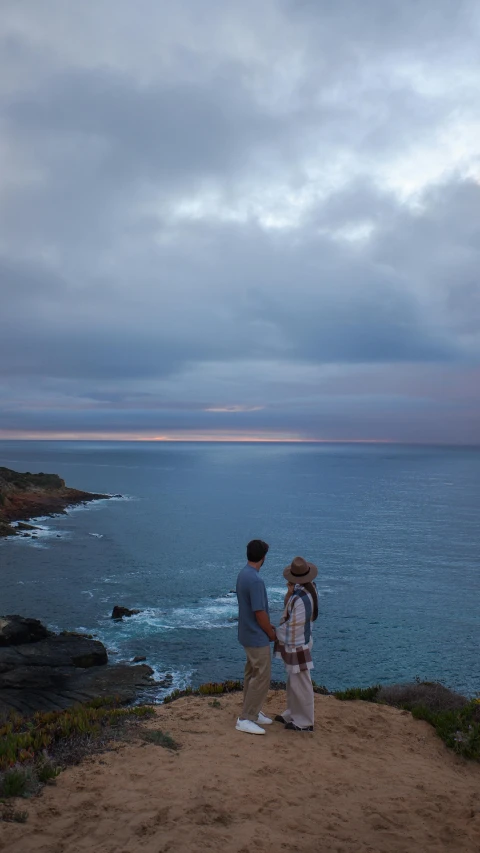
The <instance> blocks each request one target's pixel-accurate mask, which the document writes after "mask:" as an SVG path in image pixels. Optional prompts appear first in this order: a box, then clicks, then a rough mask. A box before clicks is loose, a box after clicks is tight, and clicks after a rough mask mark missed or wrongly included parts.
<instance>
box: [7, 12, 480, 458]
mask: <svg viewBox="0 0 480 853" xmlns="http://www.w3.org/2000/svg"><path fill="white" fill-rule="evenodd" d="M479 40H480V6H479V4H478V2H477V0H465V2H462V0H455V2H454V0H421V2H417V1H416V2H414V0H405V2H402V3H398V2H396V0H365V2H363V3H358V2H357V0H338V2H336V3H331V2H329V0H262V2H261V3H258V0H256V2H253V0H227V2H225V0H222V2H221V0H202V2H199V0H180V2H178V3H176V4H172V3H170V2H167V0H138V2H136V3H131V2H130V0H95V2H94V0H85V2H82V3H75V2H73V0H43V2H42V3H38V2H37V0H22V2H21V3H19V2H17V0H3V2H2V14H1V16H0V437H2V436H3V437H15V436H20V437H22V436H42V437H43V436H44V437H48V436H56V435H62V436H63V435H64V436H87V437H88V436H90V435H91V436H105V437H107V436H111V437H114V436H119V437H123V436H132V437H134V436H135V437H161V436H172V437H182V436H231V437H240V436H245V437H248V436H258V437H278V438H283V437H291V438H313V439H330V438H332V439H384V440H393V441H397V440H400V441H421V442H426V441H432V442H437V441H439V442H443V441H445V442H454V443H479V442H480V95H479V92H480V60H479V55H478V44H479Z"/></svg>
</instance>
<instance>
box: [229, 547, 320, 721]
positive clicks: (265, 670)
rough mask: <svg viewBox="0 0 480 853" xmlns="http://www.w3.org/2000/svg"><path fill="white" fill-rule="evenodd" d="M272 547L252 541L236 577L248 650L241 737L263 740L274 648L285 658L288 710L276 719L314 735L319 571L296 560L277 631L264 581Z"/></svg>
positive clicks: (241, 636)
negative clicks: (313, 674) (314, 625)
mask: <svg viewBox="0 0 480 853" xmlns="http://www.w3.org/2000/svg"><path fill="white" fill-rule="evenodd" d="M267 553H268V545H267V543H266V542H263V541H262V540H261V539H253V540H252V542H249V543H248V545H247V565H246V566H245V568H244V569H242V571H241V572H240V574H239V575H238V578H237V589H236V592H237V598H238V639H239V642H240V643H241V645H242V646H243V647H244V649H245V654H246V656H247V663H246V665H245V681H244V687H243V709H242V713H241V716H240V717H239V718H238V720H237V725H236V728H237V729H238V731H240V732H246V733H247V734H252V735H264V734H265V729H263V728H262V726H266V725H270V723H271V722H272V720H271V719H270V718H269V717H267V716H266V715H265V714H264V713H263V711H262V706H263V703H264V701H265V699H266V698H267V693H268V691H269V688H270V670H271V659H270V643H275V646H274V655H275V657H281V658H282V659H283V662H284V664H285V669H286V672H287V709H286V711H284V712H283V714H281V715H278V716H276V717H275V720H276V721H277V722H279V723H284V725H285V728H286V729H290V730H293V731H302V732H304V731H307V732H312V731H313V717H314V703H313V687H312V679H311V677H310V670H311V669H312V668H313V663H312V656H311V648H312V645H313V640H312V636H311V633H312V631H311V628H312V622H314V621H315V619H316V618H317V616H318V596H317V590H316V587H315V584H314V583H313V581H314V579H315V578H316V576H317V573H318V572H317V568H316V566H314V565H313V563H307V562H306V560H304V559H303V557H295V559H294V560H293V561H292V563H291V564H290V566H287V568H286V569H285V570H284V572H283V577H284V578H285V580H286V581H287V593H286V595H285V600H284V608H285V609H284V611H283V614H282V618H281V620H280V625H279V626H278V628H274V627H273V625H272V624H271V622H270V617H269V612H268V598H267V590H266V589H265V584H264V582H263V580H262V579H261V577H260V569H261V568H262V566H263V564H264V562H265V557H266V556H267Z"/></svg>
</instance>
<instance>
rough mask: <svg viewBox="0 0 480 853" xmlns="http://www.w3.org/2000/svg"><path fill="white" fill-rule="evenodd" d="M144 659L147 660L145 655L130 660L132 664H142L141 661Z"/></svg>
mask: <svg viewBox="0 0 480 853" xmlns="http://www.w3.org/2000/svg"><path fill="white" fill-rule="evenodd" d="M146 659H147V658H146V656H145V655H135V657H134V658H133V659H132V663H143V661H144V660H146Z"/></svg>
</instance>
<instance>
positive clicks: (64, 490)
mask: <svg viewBox="0 0 480 853" xmlns="http://www.w3.org/2000/svg"><path fill="white" fill-rule="evenodd" d="M108 497H109V495H102V494H90V493H89V492H82V491H79V490H78V489H70V488H69V487H68V486H66V485H65V481H64V480H62V479H61V478H60V477H58V476H57V475H56V474H43V473H40V474H31V473H30V472H29V471H27V472H26V473H25V474H21V473H19V472H18V471H12V470H10V469H9V468H2V467H0V536H12V535H15V534H16V532H17V531H16V528H13V527H12V526H11V524H10V522H12V521H18V522H20V525H22V526H21V527H20V530H25V529H30V528H31V525H26V526H25V521H24V519H27V518H35V517H38V516H40V515H48V516H50V517H53V515H55V514H64V513H65V508H66V507H68V506H73V505H75V504H79V503H86V502H88V501H96V500H105V499H106V498H108ZM20 525H19V526H20ZM34 535H35V534H34Z"/></svg>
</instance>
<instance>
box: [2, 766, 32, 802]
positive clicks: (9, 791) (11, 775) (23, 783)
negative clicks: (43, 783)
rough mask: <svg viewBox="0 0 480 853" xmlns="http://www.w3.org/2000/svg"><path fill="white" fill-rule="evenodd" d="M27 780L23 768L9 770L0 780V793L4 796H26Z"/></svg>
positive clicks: (27, 790)
mask: <svg viewBox="0 0 480 853" xmlns="http://www.w3.org/2000/svg"><path fill="white" fill-rule="evenodd" d="M29 781H30V780H29V778H28V775H27V773H26V772H25V770H18V769H13V770H9V771H8V772H7V773H5V774H4V776H3V779H2V781H1V784H0V794H1V796H2V797H5V798H7V797H26V796H27V795H28V793H29Z"/></svg>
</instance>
